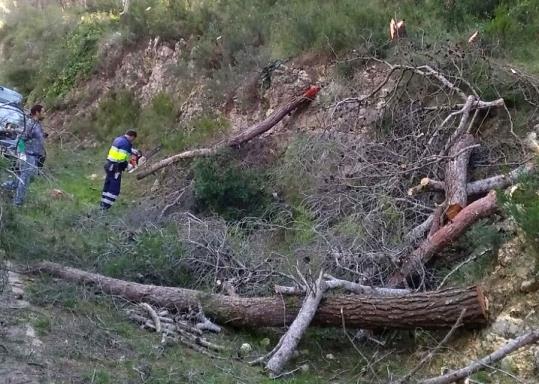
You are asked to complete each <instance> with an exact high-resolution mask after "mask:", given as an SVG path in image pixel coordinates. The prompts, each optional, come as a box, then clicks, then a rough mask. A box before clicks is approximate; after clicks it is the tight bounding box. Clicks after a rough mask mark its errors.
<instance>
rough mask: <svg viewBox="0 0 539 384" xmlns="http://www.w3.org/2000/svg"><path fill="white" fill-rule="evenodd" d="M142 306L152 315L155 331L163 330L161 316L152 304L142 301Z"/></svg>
mask: <svg viewBox="0 0 539 384" xmlns="http://www.w3.org/2000/svg"><path fill="white" fill-rule="evenodd" d="M139 305H140V307H141V308H143V309H144V310H145V311H146V312H148V314H149V315H150V316H151V318H152V320H153V323H154V326H155V332H157V333H160V332H161V320H160V319H159V316H158V315H157V313H156V312H155V311H154V309H153V308H152V306H151V305H150V304H148V303H140V304H139Z"/></svg>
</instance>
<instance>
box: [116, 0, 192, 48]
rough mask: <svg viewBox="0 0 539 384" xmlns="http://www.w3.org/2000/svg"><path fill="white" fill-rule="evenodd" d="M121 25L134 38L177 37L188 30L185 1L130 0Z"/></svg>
mask: <svg viewBox="0 0 539 384" xmlns="http://www.w3.org/2000/svg"><path fill="white" fill-rule="evenodd" d="M121 22H122V26H123V27H124V28H126V29H127V31H128V32H129V33H130V35H131V36H132V38H133V39H134V40H140V39H143V38H146V37H156V36H159V37H161V38H162V39H179V38H180V37H182V36H183V35H184V34H186V33H187V32H188V31H189V28H188V27H189V18H188V10H187V2H185V1H162V0H137V1H131V5H130V8H129V12H128V13H127V14H126V15H123V17H122V20H121Z"/></svg>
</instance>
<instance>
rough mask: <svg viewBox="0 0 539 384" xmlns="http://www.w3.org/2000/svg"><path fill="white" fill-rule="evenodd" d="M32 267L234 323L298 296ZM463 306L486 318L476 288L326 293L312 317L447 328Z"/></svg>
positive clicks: (291, 303)
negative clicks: (227, 292) (242, 293)
mask: <svg viewBox="0 0 539 384" xmlns="http://www.w3.org/2000/svg"><path fill="white" fill-rule="evenodd" d="M37 270H38V271H42V272H46V273H48V274H51V275H53V276H56V277H60V278H62V279H65V280H68V281H72V282H76V283H78V284H89V285H93V286H96V287H97V288H98V289H100V290H101V291H103V292H105V293H108V294H111V295H114V296H120V297H123V298H125V299H127V300H130V301H135V302H146V303H150V304H153V305H155V306H158V307H167V308H171V309H176V310H179V311H184V310H188V309H189V308H199V307H201V308H202V309H203V310H204V313H205V314H206V315H207V316H208V317H209V318H211V319H212V320H214V321H216V322H218V323H220V324H223V325H230V326H235V327H251V328H253V327H280V326H283V325H285V324H290V323H292V321H293V320H294V319H295V318H296V315H297V314H298V311H299V309H300V307H301V303H302V298H301V297H297V296H290V297H283V296H269V297H249V298H247V297H232V296H224V295H218V294H211V293H206V292H201V291H196V290H192V289H184V288H173V287H160V286H155V285H144V284H138V283H132V282H127V281H123V280H118V279H113V278H111V277H106V276H102V275H99V274H95V273H90V272H85V271H81V270H79V269H75V268H69V267H64V266H62V265H59V264H56V263H51V262H43V263H40V264H39V265H38V267H37ZM463 309H466V315H465V316H464V318H463V320H462V321H463V324H464V325H465V326H467V327H478V326H482V325H485V324H486V322H487V308H486V299H485V296H484V294H483V292H482V290H481V289H480V288H479V287H470V288H464V289H461V288H449V289H444V290H439V291H434V292H420V293H413V294H408V295H402V296H392V297H387V296H360V295H331V296H327V297H325V298H323V299H322V301H321V303H320V306H319V307H318V310H317V312H316V315H315V317H314V319H313V324H315V325H319V326H330V327H340V326H342V324H343V321H344V322H345V324H346V326H347V327H350V328H366V329H380V328H397V329H410V328H417V327H421V328H430V329H433V328H450V327H451V326H453V324H454V323H455V322H456V321H457V319H458V318H459V316H460V313H461V312H462V310H463Z"/></svg>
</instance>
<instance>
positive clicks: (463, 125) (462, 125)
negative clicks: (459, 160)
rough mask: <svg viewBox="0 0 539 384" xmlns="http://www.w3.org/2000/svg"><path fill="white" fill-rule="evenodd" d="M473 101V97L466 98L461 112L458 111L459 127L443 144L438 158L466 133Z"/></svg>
mask: <svg viewBox="0 0 539 384" xmlns="http://www.w3.org/2000/svg"><path fill="white" fill-rule="evenodd" d="M475 101H476V99H475V97H474V96H468V98H467V99H466V103H465V104H464V107H463V108H462V110H461V111H459V112H460V113H462V116H461V117H460V122H459V125H458V127H457V129H456V130H455V132H453V134H452V135H451V137H450V138H449V140H448V141H447V143H446V144H445V146H444V148H443V149H442V150H441V151H440V156H444V155H445V154H446V153H447V151H448V150H449V149H450V148H452V147H453V144H454V143H455V142H456V141H457V140H459V139H460V136H462V134H464V133H465V132H466V129H467V128H468V120H470V112H471V111H472V107H473V104H474V102H475Z"/></svg>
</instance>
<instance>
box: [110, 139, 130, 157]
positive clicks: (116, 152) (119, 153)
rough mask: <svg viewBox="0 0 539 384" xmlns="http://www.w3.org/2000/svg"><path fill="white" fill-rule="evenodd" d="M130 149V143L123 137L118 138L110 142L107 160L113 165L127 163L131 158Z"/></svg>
mask: <svg viewBox="0 0 539 384" xmlns="http://www.w3.org/2000/svg"><path fill="white" fill-rule="evenodd" d="M131 148H132V144H131V142H130V141H129V140H127V138H126V137H125V136H119V137H117V138H115V139H114V141H113V142H112V146H111V147H110V149H109V154H108V156H107V160H109V161H112V162H114V163H124V162H128V161H129V157H130V156H131Z"/></svg>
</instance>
